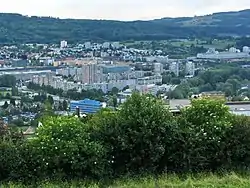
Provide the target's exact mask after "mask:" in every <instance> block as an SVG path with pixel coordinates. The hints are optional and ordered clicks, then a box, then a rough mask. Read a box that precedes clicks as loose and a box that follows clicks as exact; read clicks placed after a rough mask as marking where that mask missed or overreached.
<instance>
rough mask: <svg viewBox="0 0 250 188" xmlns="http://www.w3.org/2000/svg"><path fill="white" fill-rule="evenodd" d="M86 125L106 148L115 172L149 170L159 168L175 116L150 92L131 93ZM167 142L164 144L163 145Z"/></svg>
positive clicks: (170, 135) (174, 123) (168, 142)
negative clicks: (145, 93)
mask: <svg viewBox="0 0 250 188" xmlns="http://www.w3.org/2000/svg"><path fill="white" fill-rule="evenodd" d="M89 124H90V125H92V126H96V127H97V129H96V130H94V131H92V133H93V134H95V135H96V134H99V138H97V139H99V140H100V141H102V142H103V144H104V145H106V147H109V148H110V152H109V153H110V157H111V158H110V160H111V161H112V166H113V170H114V172H115V174H120V173H128V172H129V173H138V172H153V171H155V170H157V169H158V168H159V164H160V160H161V159H162V157H163V156H164V154H165V153H166V149H167V147H172V146H173V143H172V141H171V140H172V138H173V129H174V128H175V127H176V122H175V119H174V118H173V116H172V114H171V113H170V112H169V110H168V109H167V108H166V107H165V106H164V104H163V103H162V102H161V101H160V100H157V99H156V98H154V97H152V96H147V95H142V96H141V95H140V94H139V93H135V94H133V95H132V96H131V97H130V98H129V99H128V100H127V102H126V103H125V104H123V105H122V107H121V109H120V110H119V111H118V112H103V113H101V114H99V115H97V116H96V117H94V118H93V119H92V120H91V121H90V122H89ZM166 146H167V147H166Z"/></svg>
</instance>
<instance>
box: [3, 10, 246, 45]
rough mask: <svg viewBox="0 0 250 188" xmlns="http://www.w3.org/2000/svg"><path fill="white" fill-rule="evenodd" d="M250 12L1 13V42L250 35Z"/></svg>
mask: <svg viewBox="0 0 250 188" xmlns="http://www.w3.org/2000/svg"><path fill="white" fill-rule="evenodd" d="M249 17H250V10H244V11H240V12H227V13H216V14H212V15H207V16H199V17H187V18H163V19H158V20H149V21H131V22H123V21H111V20H80V19H58V18H50V17H36V16H33V17H28V16H23V15H20V14H7V13H2V14H0V43H28V42H39V43H53V42H58V41H59V40H62V39H65V40H68V41H69V42H74V43H75V42H84V41H87V40H91V41H107V40H110V41H124V40H163V39H169V38H188V37H212V36H246V35H250V20H249V19H248V18H249Z"/></svg>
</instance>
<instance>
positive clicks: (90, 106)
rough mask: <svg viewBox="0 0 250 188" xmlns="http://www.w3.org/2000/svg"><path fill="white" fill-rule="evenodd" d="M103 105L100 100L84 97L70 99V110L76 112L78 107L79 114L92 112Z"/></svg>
mask: <svg viewBox="0 0 250 188" xmlns="http://www.w3.org/2000/svg"><path fill="white" fill-rule="evenodd" d="M102 107H103V104H102V103H101V102H100V101H95V100H90V99H84V100H81V101H71V102H70V111H71V112H76V111H77V109H79V111H80V113H81V114H94V113H96V112H98V111H99V110H100V109H101V108H102Z"/></svg>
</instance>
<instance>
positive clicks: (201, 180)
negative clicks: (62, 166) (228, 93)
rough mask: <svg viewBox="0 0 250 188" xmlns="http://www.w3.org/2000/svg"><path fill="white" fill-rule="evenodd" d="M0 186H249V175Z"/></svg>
mask: <svg viewBox="0 0 250 188" xmlns="http://www.w3.org/2000/svg"><path fill="white" fill-rule="evenodd" d="M0 187H1V188H25V187H37V188H61V187H62V188H85V187H86V188H104V187H107V188H162V187H164V188H249V187H250V178H249V176H241V175H238V174H235V173H231V174H227V175H224V176H218V175H213V174H208V175H205V174H199V175H195V176H194V175H193V176H191V175H190V176H187V177H185V178H181V177H178V176H177V175H163V176H161V177H158V178H155V177H152V176H151V177H150V176H148V177H144V178H129V179H124V180H115V181H114V182H112V181H110V182H106V183H102V182H86V181H80V180H79V181H71V182H62V181H43V182H38V183H36V184H33V185H29V186H28V185H23V184H19V183H13V182H9V183H5V184H2V185H0Z"/></svg>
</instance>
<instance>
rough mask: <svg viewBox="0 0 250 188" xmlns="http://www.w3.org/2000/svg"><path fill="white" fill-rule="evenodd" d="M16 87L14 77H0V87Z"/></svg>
mask: <svg viewBox="0 0 250 188" xmlns="http://www.w3.org/2000/svg"><path fill="white" fill-rule="evenodd" d="M15 86H16V77H15V76H12V75H3V76H0V87H10V88H12V87H15Z"/></svg>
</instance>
